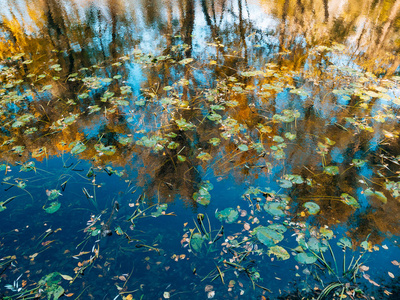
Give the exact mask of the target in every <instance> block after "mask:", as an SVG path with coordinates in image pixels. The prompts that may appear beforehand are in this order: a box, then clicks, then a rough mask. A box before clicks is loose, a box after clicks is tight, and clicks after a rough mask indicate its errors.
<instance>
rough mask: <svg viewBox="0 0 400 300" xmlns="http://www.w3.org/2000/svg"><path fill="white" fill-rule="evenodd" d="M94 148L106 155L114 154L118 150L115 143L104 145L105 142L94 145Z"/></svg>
mask: <svg viewBox="0 0 400 300" xmlns="http://www.w3.org/2000/svg"><path fill="white" fill-rule="evenodd" d="M94 148H95V149H96V150H97V151H99V152H101V153H103V154H105V155H113V154H114V153H115V151H116V150H117V149H116V148H115V146H113V145H109V146H104V145H103V144H97V145H94Z"/></svg>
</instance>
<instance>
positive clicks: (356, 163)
mask: <svg viewBox="0 0 400 300" xmlns="http://www.w3.org/2000/svg"><path fill="white" fill-rule="evenodd" d="M351 162H352V163H353V165H354V166H356V167H357V168H361V167H362V166H364V165H365V163H366V162H367V161H366V160H362V159H357V158H354V159H353V160H352V161H351Z"/></svg>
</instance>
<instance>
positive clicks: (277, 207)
mask: <svg viewBox="0 0 400 300" xmlns="http://www.w3.org/2000/svg"><path fill="white" fill-rule="evenodd" d="M284 208H285V204H283V203H278V202H267V203H266V204H265V205H264V210H265V211H266V212H267V213H269V214H271V215H273V216H277V217H284V216H285V213H284V212H283V209H284Z"/></svg>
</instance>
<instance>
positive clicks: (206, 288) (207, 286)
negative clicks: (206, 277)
mask: <svg viewBox="0 0 400 300" xmlns="http://www.w3.org/2000/svg"><path fill="white" fill-rule="evenodd" d="M213 288H214V287H213V286H212V285H209V284H207V285H206V287H205V289H204V291H205V292H210V291H212V290H213Z"/></svg>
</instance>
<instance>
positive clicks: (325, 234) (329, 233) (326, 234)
mask: <svg viewBox="0 0 400 300" xmlns="http://www.w3.org/2000/svg"><path fill="white" fill-rule="evenodd" d="M319 232H320V233H321V235H322V236H323V237H325V238H327V239H331V238H333V231H332V230H330V229H328V228H325V227H321V228H320V229H319Z"/></svg>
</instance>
